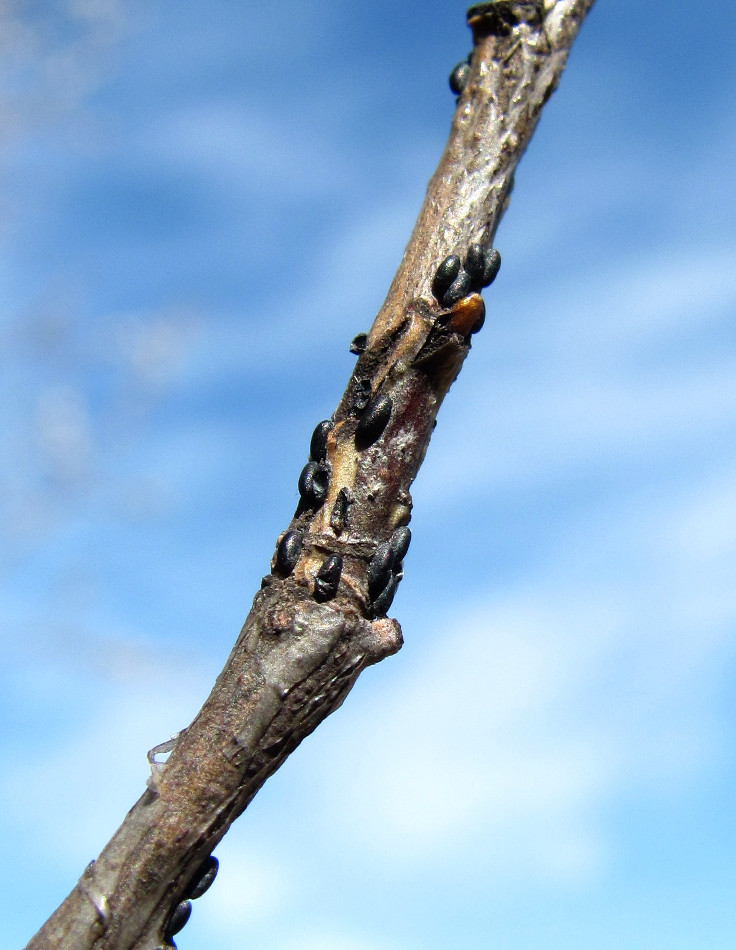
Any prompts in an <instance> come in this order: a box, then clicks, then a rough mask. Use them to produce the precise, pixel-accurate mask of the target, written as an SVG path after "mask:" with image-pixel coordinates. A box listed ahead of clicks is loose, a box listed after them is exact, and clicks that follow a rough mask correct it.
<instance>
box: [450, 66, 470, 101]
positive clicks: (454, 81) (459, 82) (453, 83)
mask: <svg viewBox="0 0 736 950" xmlns="http://www.w3.org/2000/svg"><path fill="white" fill-rule="evenodd" d="M469 75H470V66H469V65H468V64H467V62H465V60H463V62H462V63H458V64H457V66H456V67H455V68H454V69H453V71H452V72H451V73H450V79H449V82H450V89H452V91H453V92H454V93H455V95H456V96H459V95H460V93H461V92H462V91H463V89H464V88H465V86H466V85H467V82H468V76H469Z"/></svg>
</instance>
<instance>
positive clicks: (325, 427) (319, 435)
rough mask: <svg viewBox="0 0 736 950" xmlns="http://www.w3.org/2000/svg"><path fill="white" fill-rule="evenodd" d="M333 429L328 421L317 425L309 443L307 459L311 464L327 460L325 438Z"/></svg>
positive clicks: (332, 425)
mask: <svg viewBox="0 0 736 950" xmlns="http://www.w3.org/2000/svg"><path fill="white" fill-rule="evenodd" d="M333 428H334V423H333V422H332V421H331V420H330V419H325V420H323V421H322V422H319V423H317V426H316V427H315V430H314V432H313V433H312V438H311V441H310V443H309V458H310V459H311V460H312V461H313V462H324V460H325V459H326V458H327V436H328V435H329V434H330V431H331V430H332V429H333Z"/></svg>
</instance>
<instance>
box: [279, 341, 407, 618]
mask: <svg viewBox="0 0 736 950" xmlns="http://www.w3.org/2000/svg"><path fill="white" fill-rule="evenodd" d="M359 337H365V334H359V336H358V337H356V338H355V340H353V343H352V344H351V349H353V351H355V349H357V348H358V347H361V346H362V348H363V349H365V346H364V341H363V340H361V339H359ZM352 406H353V409H354V410H355V411H356V412H358V413H360V417H359V419H358V424H357V426H356V427H355V435H354V438H355V445H356V448H358V450H362V449H366V448H368V447H369V446H371V445H373V443H374V442H376V441H377V440H378V439H379V438H380V436H381V435H382V433H383V431H384V429H385V428H386V426H387V425H388V422H389V419H390V418H391V413H392V411H393V401H392V400H391V398H390V396H386V395H378V396H376V397H375V398H374V399H371V390H370V383H369V382H368V381H367V380H358V381H357V382H356V385H355V386H354V389H353V398H352ZM333 428H334V424H333V423H332V421H331V420H329V419H325V420H324V421H323V422H320V423H319V424H318V425H317V426H316V428H315V430H314V432H313V433H312V439H311V441H310V444H309V461H308V462H307V464H306V465H305V466H304V468H303V469H302V472H301V475H300V476H299V495H300V502H299V508H298V509H297V511H298V512H301V511H304V510H310V509H311V510H316V509H318V508H319V507H320V506H321V505H322V504H323V502H324V500H325V498H326V497H327V494H328V491H329V487H330V466H329V463H328V461H327V439H328V436H329V434H330V432H331V430H332V429H333ZM352 501H353V499H352V497H351V495H350V491H349V489H347V488H341V489H340V490H339V491H338V493H337V496H336V498H335V502H334V504H333V507H332V511H331V513H330V527H331V528H332V530H333V531H334V532H335V534H336V535H340V534H341V533H342V532H343V531H344V530H345V529H346V528H347V527H348V518H349V511H350V505H351V504H352ZM410 541H411V532H410V531H409V529H408V528H397V529H396V531H394V533H393V535H392V536H391V539H390V540H389V541H387V542H384V543H383V544H382V545H379V546H378V548H377V549H376V552H375V554H374V555H373V557H372V558H371V559H370V561H369V562H368V593H369V596H370V601H371V612H372V615H373V616H374V617H378V616H384V615H385V614H386V611H387V610H388V609H389V607H390V606H391V602H392V601H393V597H394V594H395V593H396V585H397V584H398V582H399V581H400V580H401V578H402V577H403V572H402V570H401V562H402V561H403V558H404V555H405V554H406V552H407V550H408V549H409V542H410ZM303 544H304V534H303V532H301V531H298V530H296V529H294V530H291V531H287V532H286V533H285V534H284V535H283V537H282V538H281V540H280V541H279V543H278V545H277V547H276V556H275V558H274V565H273V566H274V571H275V573H277V574H279V575H280V576H281V577H288V576H289V575H290V574H291V573H292V572H293V570H294V568H295V567H296V565H297V562H298V560H299V558H300V556H301V553H302V548H303ZM384 549H385V550H384ZM389 550H390V555H389V554H387V551H389ZM343 563H344V562H343V556H342V554H330V555H328V556H327V557H326V558H325V559H324V560H323V561H322V564H321V565H320V568H319V570H318V571H317V575H316V577H315V580H314V599H315V600H316V601H318V602H320V603H323V602H325V601H328V600H331V599H332V598H333V597H335V595H336V594H337V590H338V587H339V585H340V578H341V576H342V569H343Z"/></svg>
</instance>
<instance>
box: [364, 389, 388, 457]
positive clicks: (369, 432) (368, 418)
mask: <svg viewBox="0 0 736 950" xmlns="http://www.w3.org/2000/svg"><path fill="white" fill-rule="evenodd" d="M393 408H394V404H393V402H392V401H391V397H390V396H378V397H377V398H376V399H374V400H373V402H371V403H370V404H369V406H368V408H367V409H366V411H365V412H364V413H363V415H362V416H361V417H360V419H359V420H358V425H357V426H356V427H355V444H356V445H357V446H358V448H360V449H366V448H368V446H369V445H373V443H374V442H375V441H376V440H377V439H379V438H380V437H381V433H382V432H383V430H384V429H385V428H386V426H387V425H388V420H389V419H390V418H391V412H392V410H393Z"/></svg>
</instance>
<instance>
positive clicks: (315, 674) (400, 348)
mask: <svg viewBox="0 0 736 950" xmlns="http://www.w3.org/2000/svg"><path fill="white" fill-rule="evenodd" d="M592 2H593V0H536V2H527V0H517V2H508V0H496V2H494V3H485V4H479V5H477V6H475V7H472V8H471V9H470V10H469V11H468V22H469V24H470V27H471V29H472V31H473V39H474V51H473V56H472V61H471V64H470V71H469V75H468V78H467V82H466V85H465V88H464V90H463V92H462V95H461V97H460V99H459V102H458V106H457V109H456V111H455V115H454V118H453V120H452V128H451V132H450V137H449V140H448V143H447V146H446V148H445V151H444V154H443V156H442V159H441V161H440V164H439V166H438V168H437V171H436V172H435V174H434V175H433V177H432V179H431V181H430V183H429V187H428V189H427V195H426V199H425V201H424V204H423V206H422V209H421V211H420V214H419V218H418V221H417V223H416V226H415V228H414V231H413V233H412V235H411V238H410V240H409V243H408V245H407V248H406V251H405V253H404V257H403V260H402V262H401V264H400V266H399V269H398V271H397V273H396V276H395V278H394V280H393V282H392V284H391V287H390V289H389V292H388V296H387V297H386V300H385V302H384V304H383V306H382V307H381V310H380V311H379V313H378V315H377V317H376V319H375V322H374V324H373V326H372V327H371V329H370V332H369V334H368V339H367V345H366V348H365V351H364V352H363V353H362V354H361V355H360V356H359V358H358V361H357V364H356V367H355V371H354V373H353V375H352V376H351V378H350V380H349V382H348V385H347V388H346V390H345V393H344V395H343V397H342V399H341V401H340V403H339V405H338V407H337V409H336V411H335V413H334V415H333V418H332V420H331V423H332V425H331V426H324V428H323V429H322V430H321V434H320V437H317V438H316V439H315V443H314V447H313V449H312V456H313V459H312V462H313V464H312V468H311V469H309V470H306V471H305V473H303V477H302V488H303V490H304V494H303V497H302V501H301V502H300V505H299V507H298V508H297V511H296V513H295V515H294V518H293V519H292V522H291V524H290V525H289V529H288V530H289V531H290V532H294V534H292V535H289V538H288V539H287V540H286V541H285V542H284V543H283V544H282V545H281V547H280V549H278V548H277V554H275V555H274V559H273V561H272V573H271V574H269V575H268V576H267V577H265V578H264V579H263V582H262V585H261V589H260V591H259V592H258V593H257V594H256V596H255V599H254V601H253V607H252V609H251V611H250V613H249V615H248V618H247V619H246V621H245V624H244V626H243V629H242V630H241V632H240V635H239V637H238V639H237V642H236V643H235V646H234V647H233V650H232V652H231V654H230V657H229V658H228V661H227V663H226V665H225V667H224V669H223V671H222V672H221V673H220V675H219V677H218V679H217V682H216V683H215V686H214V688H213V690H212V692H211V694H210V696H209V698H208V699H207V701H206V702H205V704H204V706H203V707H202V709H201V710H200V712H199V713H198V715H197V717H196V718H195V720H194V722H193V723H192V724H191V725H190V726H189V728H188V729H186V730H184V732H182V733H181V734H180V736H179V737H178V740H177V741H176V743H175V745H174V748H173V749H172V751H171V754H170V756H169V759H168V761H167V762H166V763H165V764H164V765H162V766H153V767H152V776H151V779H150V780H149V787H148V788H147V789H146V791H145V792H144V794H143V795H142V796H141V798H140V799H139V801H138V802H137V803H136V804H135V805H134V806H133V808H132V809H131V810H130V812H129V813H128V815H127V816H126V818H125V820H124V821H123V824H122V825H121V826H120V828H119V829H118V831H117V832H116V833H115V835H114V837H113V838H112V840H111V841H110V842H109V844H108V845H107V846H106V847H105V849H104V850H103V851H102V853H101V854H100V856H99V858H98V859H97V860H96V861H95V862H92V863H91V864H90V866H89V867H88V868H87V869H86V870H85V872H84V873H83V874H82V876H81V878H80V879H79V881H78V883H77V884H76V885H75V887H74V889H73V890H72V892H71V893H70V894H69V896H68V897H67V898H66V900H65V901H64V902H63V903H62V904H61V906H60V907H59V908H58V909H57V910H56V911H55V913H54V914H53V915H52V916H51V917H50V918H49V920H48V921H47V922H46V924H44V926H43V927H42V928H41V930H40V931H39V932H38V934H36V936H35V937H33V938H32V940H31V941H30V943H29V944H28V948H29V950H48V948H52V947H53V948H64V950H87V948H90V950H91V948H95V950H103V948H104V950H112V948H115V950H133V948H134V950H152V948H156V947H160V946H171V945H172V943H173V940H171V939H168V941H167V939H166V932H167V924H168V921H169V920H170V917H171V914H172V911H173V910H174V908H176V906H177V904H178V903H179V902H181V901H182V900H185V899H186V898H187V897H190V896H192V893H191V892H192V883H191V882H192V879H193V877H194V876H196V872H197V869H198V868H199V867H200V866H201V865H202V862H203V861H204V860H205V859H206V858H207V856H208V855H209V854H210V853H211V851H212V849H213V848H214V847H215V845H216V844H217V842H218V841H219V840H220V839H221V838H222V836H223V835H224V834H225V832H226V831H227V829H228V827H229V826H230V824H231V823H232V822H233V821H234V820H235V818H237V816H238V815H239V814H240V813H241V812H242V811H243V809H244V808H245V807H246V806H247V805H248V803H249V802H250V801H251V799H252V798H253V796H254V795H255V793H256V792H257V791H258V789H259V788H260V787H261V785H262V784H263V782H264V781H265V780H266V779H267V778H268V776H269V775H271V774H272V773H273V772H274V771H275V770H276V769H277V768H278V767H279V766H280V765H281V763H282V762H283V761H284V760H285V759H286V758H287V756H288V755H289V754H290V753H291V752H292V751H293V750H294V749H295V748H296V746H297V745H298V744H299V743H300V742H301V740H302V739H303V738H304V737H305V736H306V735H308V734H309V733H310V732H311V731H312V730H313V729H314V728H315V727H316V726H317V725H318V724H319V723H320V722H321V721H322V720H323V719H324V718H325V717H326V716H327V715H329V714H330V713H331V712H332V711H333V710H335V709H336V708H337V707H338V706H339V705H340V704H341V703H342V701H343V700H344V699H345V696H346V695H347V693H348V692H349V690H350V689H351V687H352V685H353V683H354V682H355V680H356V679H357V677H358V675H359V674H360V672H361V670H363V669H364V668H365V667H366V666H369V665H371V664H372V663H376V662H378V661H379V660H381V659H383V658H384V657H385V656H389V655H390V654H392V653H395V652H396V651H397V650H398V649H399V648H400V646H401V643H402V638H401V629H400V627H399V625H398V623H397V622H396V621H395V620H391V619H388V618H386V617H385V616H384V614H385V611H386V609H387V603H386V601H390V591H389V588H391V589H392V585H394V584H396V583H398V580H399V579H400V577H401V570H400V564H399V563H398V562H399V561H400V557H399V555H398V554H396V551H395V548H396V541H395V540H394V547H393V548H391V542H390V539H391V538H392V536H393V538H394V539H396V537H397V535H396V534H395V532H396V531H397V529H399V528H401V527H402V526H405V525H406V524H408V522H409V519H410V516H411V496H410V493H409V489H410V486H411V483H412V481H413V480H414V478H415V476H416V474H417V471H418V469H419V466H420V465H421V462H422V459H423V458H424V454H425V452H426V449H427V446H428V444H429V440H430V436H431V434H432V430H433V428H434V423H435V417H436V414H437V410H438V409H439V406H440V404H441V402H442V400H443V398H444V396H445V394H446V393H447V390H448V389H449V387H450V385H451V384H452V382H453V380H454V379H455V377H456V376H457V374H458V372H459V370H460V367H461V365H462V363H463V360H464V359H465V357H466V356H467V354H468V352H469V350H470V337H471V331H472V329H473V328H474V327H473V325H474V323H475V321H476V320H477V318H478V316H479V314H480V313H481V312H482V304H481V302H480V299H479V298H478V297H477V296H475V295H473V296H472V297H466V298H465V299H464V300H463V301H461V302H460V303H458V304H457V305H456V306H454V307H445V308H443V307H442V306H441V305H440V303H439V302H438V301H437V299H435V297H434V296H433V293H432V283H433V278H434V275H435V273H436V271H437V267H438V264H439V263H440V262H441V261H442V260H443V259H444V258H445V257H447V256H448V255H449V254H453V253H457V254H459V255H460V257H464V255H465V254H466V253H467V249H468V247H469V245H471V244H472V243H479V244H481V245H483V246H484V247H489V246H490V244H491V242H492V240H493V236H494V234H495V232H496V228H497V227H498V223H499V221H500V219H501V217H502V215H503V212H504V210H505V208H506V205H507V202H508V198H509V195H510V193H511V187H512V183H513V174H514V169H515V167H516V165H517V163H518V161H519V159H520V157H521V155H522V154H523V152H524V150H525V148H526V146H527V143H528V142H529V139H530V137H531V135H532V132H533V130H534V128H535V126H536V123H537V121H538V119H539V116H540V113H541V110H542V107H543V106H544V103H545V102H546V101H547V99H548V98H549V96H550V95H551V93H552V92H553V91H554V89H555V87H556V85H557V83H558V81H559V78H560V75H561V73H562V70H563V68H564V65H565V61H566V59H567V55H568V52H569V49H570V45H571V44H572V41H573V39H574V37H575V36H576V34H577V31H578V29H579V28H580V25H581V24H582V21H583V19H584V17H585V15H586V13H587V12H588V10H589V8H590V7H591V6H592ZM366 404H367V405H366ZM282 538H283V536H282ZM279 550H280V551H281V553H280V554H278V551H279ZM387 552H389V553H387ZM382 558H383V559H384V560H386V564H383V562H382ZM392 559H393V560H394V561H395V562H396V563H394V565H393V568H392V567H391V563H390V562H391V560H392ZM386 565H388V566H386ZM340 566H341V571H340V570H339V568H340ZM377 575H378V581H376V576H377ZM371 578H372V580H371ZM381 585H383V586H381ZM381 598H383V600H382V599H381Z"/></svg>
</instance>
